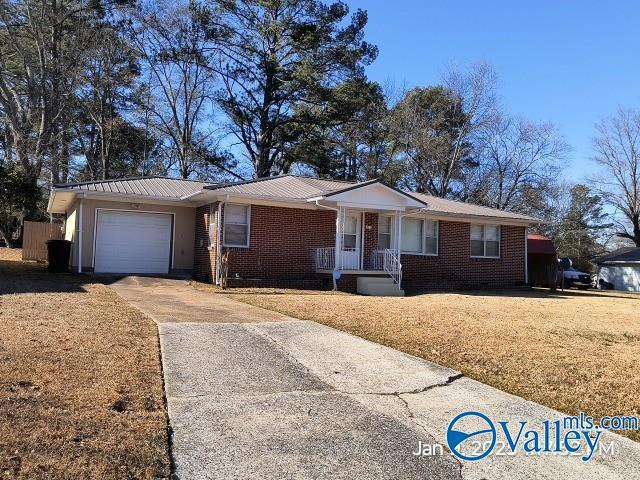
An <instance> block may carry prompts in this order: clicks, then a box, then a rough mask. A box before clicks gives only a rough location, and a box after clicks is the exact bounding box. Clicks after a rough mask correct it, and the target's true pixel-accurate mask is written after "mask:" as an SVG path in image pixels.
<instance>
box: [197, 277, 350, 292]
mask: <svg viewBox="0 0 640 480" xmlns="http://www.w3.org/2000/svg"><path fill="white" fill-rule="evenodd" d="M189 284H190V285H191V286H192V287H193V288H196V289H198V290H202V291H205V292H212V293H224V294H225V295H246V294H259V295H349V294H348V293H344V292H337V291H336V292H334V291H325V290H302V289H295V288H272V287H233V288H224V289H223V288H222V287H220V286H219V285H213V284H211V283H204V282H198V281H197V280H191V281H190V282H189Z"/></svg>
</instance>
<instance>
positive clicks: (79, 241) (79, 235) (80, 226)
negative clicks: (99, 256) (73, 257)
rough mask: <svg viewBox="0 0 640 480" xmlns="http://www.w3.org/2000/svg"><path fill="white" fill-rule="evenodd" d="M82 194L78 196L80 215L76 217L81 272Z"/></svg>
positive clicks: (79, 270)
mask: <svg viewBox="0 0 640 480" xmlns="http://www.w3.org/2000/svg"><path fill="white" fill-rule="evenodd" d="M83 197H84V195H82V196H78V198H79V202H80V207H79V209H78V210H79V213H78V214H79V215H80V217H79V218H78V273H82V217H83V213H82V199H83Z"/></svg>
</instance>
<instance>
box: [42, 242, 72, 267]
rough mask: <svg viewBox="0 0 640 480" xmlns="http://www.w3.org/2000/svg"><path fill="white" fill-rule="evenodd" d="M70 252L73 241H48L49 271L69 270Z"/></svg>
mask: <svg viewBox="0 0 640 480" xmlns="http://www.w3.org/2000/svg"><path fill="white" fill-rule="evenodd" d="M70 254H71V242H70V241H69V240H49V241H48V242H47V258H48V260H49V271H50V272H55V273H62V272H68V271H69V255H70Z"/></svg>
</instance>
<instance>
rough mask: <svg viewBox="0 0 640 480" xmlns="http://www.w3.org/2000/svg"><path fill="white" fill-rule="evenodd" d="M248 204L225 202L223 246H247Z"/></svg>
mask: <svg viewBox="0 0 640 480" xmlns="http://www.w3.org/2000/svg"><path fill="white" fill-rule="evenodd" d="M250 215H251V213H250V209H249V206H248V205H233V204H227V205H226V206H225V207H224V246H225V247H248V246H249V218H250Z"/></svg>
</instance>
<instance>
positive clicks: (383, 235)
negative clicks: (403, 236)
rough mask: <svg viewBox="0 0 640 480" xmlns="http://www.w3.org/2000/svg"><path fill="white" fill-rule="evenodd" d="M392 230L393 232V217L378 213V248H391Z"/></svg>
mask: <svg viewBox="0 0 640 480" xmlns="http://www.w3.org/2000/svg"><path fill="white" fill-rule="evenodd" d="M391 232H393V217H391V216H389V215H378V250H384V249H386V248H391Z"/></svg>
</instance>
